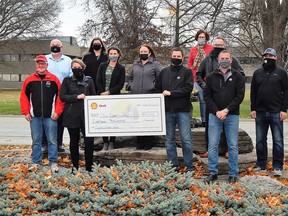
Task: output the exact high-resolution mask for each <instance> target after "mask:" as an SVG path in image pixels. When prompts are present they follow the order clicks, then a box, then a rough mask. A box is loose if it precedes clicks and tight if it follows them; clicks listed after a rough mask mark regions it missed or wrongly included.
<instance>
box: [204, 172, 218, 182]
mask: <svg viewBox="0 0 288 216" xmlns="http://www.w3.org/2000/svg"><path fill="white" fill-rule="evenodd" d="M217 179H218V175H217V174H209V176H208V177H207V178H205V179H204V183H207V184H209V183H210V182H213V181H215V180H217Z"/></svg>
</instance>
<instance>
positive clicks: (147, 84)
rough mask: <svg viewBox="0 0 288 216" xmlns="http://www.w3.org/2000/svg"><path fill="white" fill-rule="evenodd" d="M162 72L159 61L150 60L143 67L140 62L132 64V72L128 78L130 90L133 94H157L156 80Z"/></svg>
mask: <svg viewBox="0 0 288 216" xmlns="http://www.w3.org/2000/svg"><path fill="white" fill-rule="evenodd" d="M160 71H161V66H160V63H159V62H158V61H154V60H153V58H152V57H150V58H149V60H148V62H147V63H146V64H145V65H142V64H141V62H140V60H137V61H135V62H134V63H133V64H132V71H131V74H130V76H129V77H128V86H127V88H128V90H129V91H131V93H132V94H147V93H153V92H155V82H156V78H157V76H158V75H159V73H160Z"/></svg>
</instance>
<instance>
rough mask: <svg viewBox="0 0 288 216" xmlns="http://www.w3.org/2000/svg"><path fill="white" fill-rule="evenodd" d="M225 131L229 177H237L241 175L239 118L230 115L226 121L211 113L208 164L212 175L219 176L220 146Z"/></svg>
mask: <svg viewBox="0 0 288 216" xmlns="http://www.w3.org/2000/svg"><path fill="white" fill-rule="evenodd" d="M223 128H224V130H225V133H226V140H227V145H228V154H229V157H228V164H229V168H230V170H229V176H231V177H235V176H237V174H238V173H239V168H238V130H239V129H238V128H239V116H238V115H232V114H228V115H227V117H226V119H225V120H220V119H218V118H217V116H215V115H214V114H212V113H209V128H208V136H209V145H208V163H209V172H210V174H218V145H219V140H220V135H221V133H222V130H223Z"/></svg>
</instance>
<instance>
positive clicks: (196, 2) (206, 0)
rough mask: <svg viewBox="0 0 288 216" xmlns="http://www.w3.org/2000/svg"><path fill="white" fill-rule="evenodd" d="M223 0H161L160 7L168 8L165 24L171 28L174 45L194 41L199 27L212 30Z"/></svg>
mask: <svg viewBox="0 0 288 216" xmlns="http://www.w3.org/2000/svg"><path fill="white" fill-rule="evenodd" d="M224 1H225V0H213V1H211V0H193V1H192V0H163V1H160V2H162V7H163V8H166V9H168V11H169V16H168V17H167V19H166V20H167V24H168V26H169V28H170V29H173V31H172V32H173V33H172V36H173V37H174V39H173V45H174V46H182V45H185V44H188V43H191V42H193V41H194V35H195V33H196V31H197V30H199V29H200V28H202V29H206V30H208V31H209V32H213V28H214V23H215V20H216V18H217V17H218V15H219V13H220V12H221V9H222V7H223V3H224Z"/></svg>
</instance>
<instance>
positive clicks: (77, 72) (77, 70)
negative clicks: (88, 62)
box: [72, 68, 83, 79]
mask: <svg viewBox="0 0 288 216" xmlns="http://www.w3.org/2000/svg"><path fill="white" fill-rule="evenodd" d="M72 72H73V75H74V76H75V77H76V78H77V79H79V78H82V77H83V69H81V68H74V69H73V68H72Z"/></svg>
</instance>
